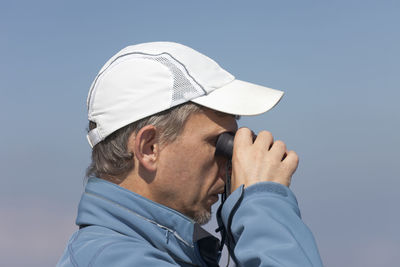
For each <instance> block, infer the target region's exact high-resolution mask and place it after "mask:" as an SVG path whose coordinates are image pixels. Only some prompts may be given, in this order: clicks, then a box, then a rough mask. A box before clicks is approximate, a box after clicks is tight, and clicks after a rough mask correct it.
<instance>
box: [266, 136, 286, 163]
mask: <svg viewBox="0 0 400 267" xmlns="http://www.w3.org/2000/svg"><path fill="white" fill-rule="evenodd" d="M269 152H270V154H271V155H272V157H273V158H274V159H276V160H279V161H282V159H283V157H284V155H285V153H286V145H285V143H284V142H282V141H281V140H277V141H275V142H274V143H273V144H272V147H271V149H270V150H269Z"/></svg>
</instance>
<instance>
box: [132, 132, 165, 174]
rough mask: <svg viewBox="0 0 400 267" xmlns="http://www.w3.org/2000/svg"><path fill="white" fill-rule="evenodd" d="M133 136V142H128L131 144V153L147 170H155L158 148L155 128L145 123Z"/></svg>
mask: <svg viewBox="0 0 400 267" xmlns="http://www.w3.org/2000/svg"><path fill="white" fill-rule="evenodd" d="M131 137H132V136H131ZM134 138H135V139H134V140H132V141H133V142H129V143H130V144H132V145H133V153H134V155H135V157H136V158H137V160H138V161H139V164H140V165H141V166H142V167H144V168H145V169H146V170H148V171H151V172H154V171H156V170H157V160H158V155H159V148H160V146H159V144H158V139H157V128H156V127H154V126H153V125H146V126H144V127H143V128H142V129H140V130H139V132H138V133H137V134H136V136H134ZM130 141H131V140H130Z"/></svg>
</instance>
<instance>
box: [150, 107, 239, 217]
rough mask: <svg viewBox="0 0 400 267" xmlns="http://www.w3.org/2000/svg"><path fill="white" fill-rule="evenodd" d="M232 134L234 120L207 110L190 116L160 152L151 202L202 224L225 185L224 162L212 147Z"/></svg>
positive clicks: (231, 117) (235, 128)
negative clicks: (224, 136) (227, 134)
mask: <svg viewBox="0 0 400 267" xmlns="http://www.w3.org/2000/svg"><path fill="white" fill-rule="evenodd" d="M236 130H237V123H236V119H235V117H234V116H231V115H223V114H222V113H217V112H215V111H212V110H208V109H206V110H205V112H204V113H196V114H194V115H191V116H190V117H189V118H188V120H187V122H186V124H185V127H184V129H183V131H182V133H181V134H180V135H179V136H178V137H177V139H176V140H175V141H173V142H171V143H169V144H167V145H166V146H165V147H164V148H163V149H162V150H161V152H160V157H159V162H158V166H157V174H156V180H157V182H156V183H155V184H154V187H153V193H155V197H156V199H155V200H156V201H157V202H159V203H161V204H163V205H166V206H168V207H171V208H173V209H175V210H177V211H179V212H181V213H183V214H185V215H186V216H188V217H190V218H192V219H194V220H195V221H196V222H198V223H200V224H204V223H206V222H207V221H208V220H209V219H210V217H211V205H212V204H214V203H215V202H217V200H218V194H220V193H222V192H223V190H224V185H225V182H224V180H225V166H226V160H225V159H223V158H219V157H215V155H214V154H215V144H216V141H217V138H218V136H219V135H220V134H221V133H223V132H236Z"/></svg>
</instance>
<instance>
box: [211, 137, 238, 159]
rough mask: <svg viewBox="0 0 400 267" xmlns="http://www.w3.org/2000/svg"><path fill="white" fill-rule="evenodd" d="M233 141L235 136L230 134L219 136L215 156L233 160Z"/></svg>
mask: <svg viewBox="0 0 400 267" xmlns="http://www.w3.org/2000/svg"><path fill="white" fill-rule="evenodd" d="M233 139H234V134H233V133H229V132H227V133H222V134H221V135H220V136H218V139H217V144H216V149H215V155H216V156H222V157H224V158H226V159H229V160H230V159H232V154H233Z"/></svg>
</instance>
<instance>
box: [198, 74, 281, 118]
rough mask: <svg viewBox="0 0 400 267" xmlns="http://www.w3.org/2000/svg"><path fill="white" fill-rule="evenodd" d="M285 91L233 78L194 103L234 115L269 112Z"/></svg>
mask: <svg viewBox="0 0 400 267" xmlns="http://www.w3.org/2000/svg"><path fill="white" fill-rule="evenodd" d="M283 94H284V93H283V92H282V91H279V90H275V89H271V88H268V87H265V86H260V85H257V84H253V83H249V82H245V81H241V80H233V81H232V82H230V83H228V84H227V85H225V86H223V87H221V88H218V89H216V90H214V91H212V92H210V93H209V94H207V95H205V96H201V97H198V98H196V99H193V100H191V101H192V102H194V103H197V104H199V105H202V106H205V107H207V108H210V109H214V110H217V111H220V112H223V113H228V114H233V115H243V116H247V115H258V114H262V113H264V112H267V111H268V110H270V109H271V108H273V107H274V106H275V105H276V104H278V102H279V101H280V100H281V98H282V96H283Z"/></svg>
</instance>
